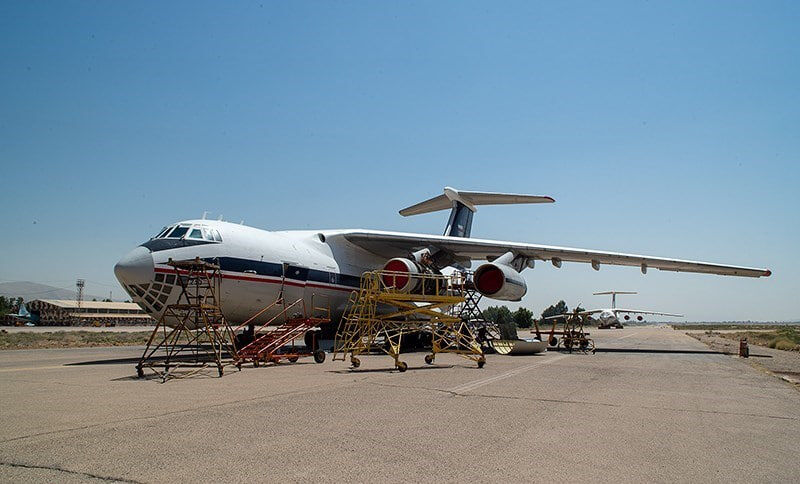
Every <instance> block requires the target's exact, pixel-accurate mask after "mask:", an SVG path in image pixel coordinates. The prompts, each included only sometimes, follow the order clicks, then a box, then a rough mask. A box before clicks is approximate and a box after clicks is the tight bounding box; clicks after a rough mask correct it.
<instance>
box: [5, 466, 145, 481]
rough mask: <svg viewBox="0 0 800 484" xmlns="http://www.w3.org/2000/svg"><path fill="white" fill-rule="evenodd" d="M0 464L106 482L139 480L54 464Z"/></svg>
mask: <svg viewBox="0 0 800 484" xmlns="http://www.w3.org/2000/svg"><path fill="white" fill-rule="evenodd" d="M0 466H6V467H17V468H22V469H41V470H48V471H58V472H63V473H65V474H71V475H74V476H80V477H89V478H92V479H98V480H101V481H108V482H129V483H133V484H140V483H141V481H132V480H130V479H121V478H118V477H109V476H101V475H99V474H91V473H89V472H78V471H71V470H69V469H63V468H61V467H54V466H39V465H35V464H20V463H18V462H0Z"/></svg>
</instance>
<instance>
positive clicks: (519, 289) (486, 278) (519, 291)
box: [472, 262, 528, 301]
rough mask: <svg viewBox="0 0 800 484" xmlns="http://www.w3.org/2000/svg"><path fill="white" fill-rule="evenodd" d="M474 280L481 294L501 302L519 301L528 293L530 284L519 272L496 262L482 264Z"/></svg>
mask: <svg viewBox="0 0 800 484" xmlns="http://www.w3.org/2000/svg"><path fill="white" fill-rule="evenodd" d="M472 280H473V282H474V284H475V289H477V290H478V292H479V293H481V294H483V295H484V296H486V297H490V298H492V299H499V300H501V301H519V300H520V299H522V296H524V295H525V293H526V292H528V284H526V283H525V279H523V278H522V276H521V275H520V273H519V272H517V271H516V270H514V268H513V267H511V266H507V265H505V264H498V263H496V262H489V263H486V264H482V265H481V266H480V267H478V268H477V269H476V270H475V275H474V276H473V278H472Z"/></svg>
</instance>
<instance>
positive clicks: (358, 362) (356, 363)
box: [350, 356, 361, 368]
mask: <svg viewBox="0 0 800 484" xmlns="http://www.w3.org/2000/svg"><path fill="white" fill-rule="evenodd" d="M350 364H351V365H353V368H358V367H359V366H361V360H359V359H358V358H356V357H355V356H353V357H351V358H350Z"/></svg>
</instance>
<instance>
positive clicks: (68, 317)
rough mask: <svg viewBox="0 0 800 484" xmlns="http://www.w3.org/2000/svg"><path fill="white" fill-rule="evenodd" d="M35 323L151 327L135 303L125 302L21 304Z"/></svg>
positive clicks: (44, 301)
mask: <svg viewBox="0 0 800 484" xmlns="http://www.w3.org/2000/svg"><path fill="white" fill-rule="evenodd" d="M25 307H26V308H27V309H28V311H29V312H30V313H31V316H32V320H33V322H34V323H36V324H41V325H46V326H97V325H101V326H106V325H112V324H113V325H122V324H129V325H134V324H155V321H154V320H153V318H151V317H150V316H149V315H147V313H145V312H144V311H142V308H140V307H139V306H138V305H137V304H134V303H125V302H104V301H81V303H80V307H78V301H75V300H69V299H36V300H33V301H29V302H26V303H25Z"/></svg>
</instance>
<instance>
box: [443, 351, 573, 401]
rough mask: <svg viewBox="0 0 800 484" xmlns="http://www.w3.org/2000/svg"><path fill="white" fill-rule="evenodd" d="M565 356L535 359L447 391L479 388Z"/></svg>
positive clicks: (456, 391) (460, 391) (455, 391)
mask: <svg viewBox="0 0 800 484" xmlns="http://www.w3.org/2000/svg"><path fill="white" fill-rule="evenodd" d="M567 356H568V355H558V356H554V357H552V358H548V359H546V360H544V361H537V362H536V363H532V364H530V365H525V366H521V367H519V368H514V369H513V370H509V371H507V372H505V373H500V374H499V375H495V376H492V377H489V378H482V379H480V380H475V381H471V382H469V383H464V384H462V385H459V386H457V387H453V388H451V389H449V390H448V391H450V392H454V393H464V392H469V391H472V390H475V389H476V388H480V387H482V386H484V385H488V384H490V383H494V382H496V381H500V380H505V379H506V378H511V377H512V376H515V375H519V374H520V373H524V372H526V371H528V370H532V369H534V368H537V367H539V366H544V365H548V364H550V363H552V362H554V361H558V360H560V359H562V358H566V357H567Z"/></svg>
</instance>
